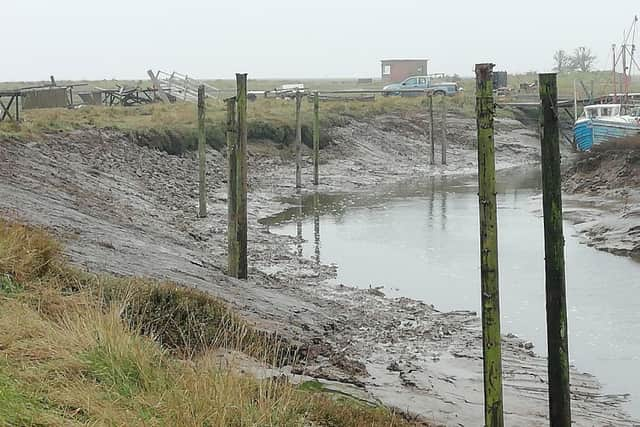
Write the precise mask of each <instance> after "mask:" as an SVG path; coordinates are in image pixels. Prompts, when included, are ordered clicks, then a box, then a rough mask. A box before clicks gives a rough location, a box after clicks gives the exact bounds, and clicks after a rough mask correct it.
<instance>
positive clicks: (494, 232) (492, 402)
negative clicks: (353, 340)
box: [475, 64, 504, 427]
mask: <svg viewBox="0 0 640 427" xmlns="http://www.w3.org/2000/svg"><path fill="white" fill-rule="evenodd" d="M475 71H476V117H477V128H478V187H479V192H478V201H479V211H480V279H481V288H482V289H481V291H482V293H481V299H482V355H483V373H484V420H485V426H487V427H503V426H504V415H503V403H502V351H501V347H500V345H501V344H500V343H501V337H500V295H499V286H498V228H497V208H496V190H495V186H496V182H495V152H494V149H495V147H494V139H493V116H494V112H495V105H494V103H493V82H492V78H493V64H476V70H475Z"/></svg>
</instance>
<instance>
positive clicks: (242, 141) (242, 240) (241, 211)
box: [236, 74, 248, 279]
mask: <svg viewBox="0 0 640 427" xmlns="http://www.w3.org/2000/svg"><path fill="white" fill-rule="evenodd" d="M236 88H237V89H236V90H237V94H236V100H237V101H236V102H237V109H238V113H237V117H238V146H237V151H236V157H237V158H236V167H237V177H238V182H237V188H236V190H237V196H236V197H237V204H238V205H237V211H236V215H237V230H236V232H237V236H238V238H237V239H238V275H237V277H238V278H239V279H246V278H247V276H248V265H247V75H246V74H236Z"/></svg>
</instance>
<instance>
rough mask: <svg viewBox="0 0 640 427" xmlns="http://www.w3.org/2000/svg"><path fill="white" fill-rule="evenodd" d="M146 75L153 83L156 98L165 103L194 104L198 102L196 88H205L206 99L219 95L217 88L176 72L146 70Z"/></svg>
mask: <svg viewBox="0 0 640 427" xmlns="http://www.w3.org/2000/svg"><path fill="white" fill-rule="evenodd" d="M147 74H148V75H149V78H150V79H151V81H152V82H153V87H154V89H155V90H157V91H158V92H157V97H158V98H159V99H161V100H162V101H165V102H166V101H171V102H173V101H184V102H194V103H195V102H197V101H198V88H199V87H200V86H204V87H205V90H206V92H207V97H210V98H217V97H218V96H219V94H220V90H219V89H218V88H215V87H213V86H211V85H209V84H206V83H204V82H202V81H200V80H196V79H194V78H191V77H189V76H187V75H185V74H180V73H178V72H176V71H173V72H172V73H167V72H165V71H162V70H158V71H156V72H155V73H154V72H153V71H152V70H148V71H147Z"/></svg>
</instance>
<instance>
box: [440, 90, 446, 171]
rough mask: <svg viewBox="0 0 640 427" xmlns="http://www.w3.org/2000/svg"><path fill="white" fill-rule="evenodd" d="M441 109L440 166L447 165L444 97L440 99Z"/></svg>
mask: <svg viewBox="0 0 640 427" xmlns="http://www.w3.org/2000/svg"><path fill="white" fill-rule="evenodd" d="M441 107H442V145H441V146H440V149H441V150H442V164H443V165H446V164H447V101H446V99H445V97H444V96H443V97H442V101H441Z"/></svg>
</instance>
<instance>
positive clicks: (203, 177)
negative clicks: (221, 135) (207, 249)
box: [198, 85, 207, 218]
mask: <svg viewBox="0 0 640 427" xmlns="http://www.w3.org/2000/svg"><path fill="white" fill-rule="evenodd" d="M204 98H205V94H204V85H200V86H198V172H199V173H198V176H199V188H198V193H199V196H200V197H199V209H198V216H200V218H204V217H206V216H207V148H206V147H207V137H206V135H205V128H204V118H205V100H204Z"/></svg>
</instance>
